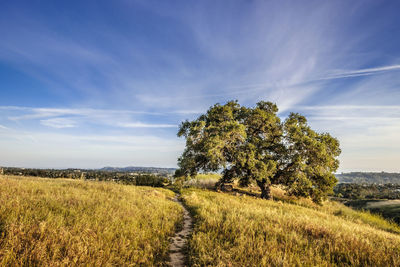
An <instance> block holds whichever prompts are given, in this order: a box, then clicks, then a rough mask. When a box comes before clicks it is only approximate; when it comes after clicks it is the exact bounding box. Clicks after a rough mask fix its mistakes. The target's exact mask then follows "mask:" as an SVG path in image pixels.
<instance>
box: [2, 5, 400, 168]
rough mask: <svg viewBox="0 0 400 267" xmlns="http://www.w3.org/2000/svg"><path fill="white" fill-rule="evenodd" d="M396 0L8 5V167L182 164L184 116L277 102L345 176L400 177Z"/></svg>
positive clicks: (4, 121)
mask: <svg viewBox="0 0 400 267" xmlns="http://www.w3.org/2000/svg"><path fill="white" fill-rule="evenodd" d="M399 11H400V2H399V1H380V0H377V1H368V0H359V1H356V0H354V1H340V0H338V1H320V0H318V1H311V0H310V1H251V0H248V1H240V0H234V1H223V0H221V1H191V0H182V1H172V0H171V1H161V0H159V1H152V0H145V1H128V0H125V1H119V0H113V1H102V0H98V1H90V0H88V1H37V0H29V1H18V0H16V1H1V2H0V166H17V167H35V168H69V167H72V168H98V167H103V166H158V167H176V166H177V158H178V157H179V155H180V154H181V153H182V151H183V149H184V146H185V140H183V139H181V138H178V137H177V136H176V133H177V130H178V126H179V124H180V123H181V122H182V121H183V120H186V119H189V120H193V119H195V118H197V117H198V116H199V115H200V114H201V113H204V112H205V111H206V110H207V109H208V107H210V106H211V105H213V104H215V103H221V104H223V103H225V102H227V101H229V100H233V99H237V100H238V101H239V103H240V104H242V105H245V106H249V107H251V106H254V105H255V103H257V102H258V101H260V100H264V101H272V102H275V103H277V105H278V107H279V109H280V111H279V116H280V117H281V118H282V119H284V118H285V117H286V116H287V115H288V114H289V113H290V112H299V113H301V114H303V115H305V116H306V117H307V118H308V121H309V124H310V125H311V127H312V128H313V129H315V130H317V131H319V132H329V133H331V135H333V136H334V137H336V138H338V139H339V141H340V144H341V148H342V154H341V156H340V158H339V159H340V162H341V164H340V168H339V172H348V171H389V172H400V16H399V15H398V14H399Z"/></svg>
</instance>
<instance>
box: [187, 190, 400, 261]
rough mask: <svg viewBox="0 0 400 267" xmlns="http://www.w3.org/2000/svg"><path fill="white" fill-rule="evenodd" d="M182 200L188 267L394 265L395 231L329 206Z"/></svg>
mask: <svg viewBox="0 0 400 267" xmlns="http://www.w3.org/2000/svg"><path fill="white" fill-rule="evenodd" d="M183 198H184V201H185V203H186V204H187V206H188V207H189V208H190V209H191V210H192V212H193V214H194V216H195V221H196V226H195V229H194V234H193V237H192V239H191V240H190V247H189V255H190V262H191V264H192V265H193V266H208V265H211V266H332V265H339V266H399V265H400V235H399V233H400V228H399V227H398V226H397V225H395V224H393V223H390V222H388V221H385V220H384V219H382V218H380V217H378V216H375V215H371V214H369V213H363V212H357V211H354V210H351V209H350V208H347V207H345V206H343V205H342V204H339V203H335V202H327V203H324V205H323V206H317V205H315V204H313V203H311V202H308V201H306V200H303V201H290V202H292V203H288V202H282V201H266V200H262V199H258V198H254V197H251V196H246V195H242V196H236V195H230V194H226V193H217V192H211V191H206V190H201V189H193V188H190V189H185V190H184V191H183Z"/></svg>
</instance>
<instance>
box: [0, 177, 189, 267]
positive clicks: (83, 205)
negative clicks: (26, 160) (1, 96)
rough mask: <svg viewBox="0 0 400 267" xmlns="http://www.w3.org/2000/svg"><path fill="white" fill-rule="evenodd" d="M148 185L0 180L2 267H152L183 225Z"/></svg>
mask: <svg viewBox="0 0 400 267" xmlns="http://www.w3.org/2000/svg"><path fill="white" fill-rule="evenodd" d="M173 196H174V193H173V192H172V191H169V190H164V189H155V188H151V187H139V186H126V185H119V184H116V183H106V182H88V181H79V180H67V179H45V178H41V179H38V178H21V177H10V176H8V177H7V176H0V266H60V265H62V266H71V265H72V266H81V265H83V266H137V265H142V266H153V265H162V264H163V263H164V262H165V261H166V260H167V259H168V251H169V237H170V236H171V235H173V234H174V232H175V228H176V225H177V224H179V223H180V222H181V219H182V212H183V210H182V208H181V207H180V206H179V205H178V204H177V203H175V202H173V201H171V198H172V197H173Z"/></svg>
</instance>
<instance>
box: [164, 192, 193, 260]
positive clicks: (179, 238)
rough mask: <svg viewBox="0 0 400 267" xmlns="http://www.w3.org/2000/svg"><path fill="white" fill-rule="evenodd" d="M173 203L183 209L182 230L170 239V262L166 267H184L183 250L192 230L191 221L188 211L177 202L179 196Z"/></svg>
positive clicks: (184, 254)
mask: <svg viewBox="0 0 400 267" xmlns="http://www.w3.org/2000/svg"><path fill="white" fill-rule="evenodd" d="M174 201H175V202H177V203H179V204H180V205H181V206H182V208H183V228H182V230H181V231H179V232H176V233H175V236H174V237H173V238H172V239H171V245H170V247H169V256H170V261H169V262H168V266H174V267H179V266H185V262H186V253H185V251H184V250H185V246H186V244H187V239H188V237H189V235H190V233H191V232H192V229H193V226H192V224H193V219H192V217H191V216H190V213H189V211H188V210H187V209H186V208H185V206H184V205H183V204H182V201H180V200H179V195H177V196H176V197H175V198H174Z"/></svg>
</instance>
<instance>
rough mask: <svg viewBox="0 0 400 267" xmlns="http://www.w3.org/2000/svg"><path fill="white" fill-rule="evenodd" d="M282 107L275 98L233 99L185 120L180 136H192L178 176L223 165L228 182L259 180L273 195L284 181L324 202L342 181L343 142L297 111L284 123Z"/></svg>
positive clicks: (290, 190)
mask: <svg viewBox="0 0 400 267" xmlns="http://www.w3.org/2000/svg"><path fill="white" fill-rule="evenodd" d="M277 112H278V108H277V106H276V105H275V104H273V103H271V102H264V101H261V102H259V103H257V105H256V107H254V108H246V107H243V106H240V105H239V104H238V102H237V101H230V102H228V103H226V104H225V105H220V104H216V105H214V106H212V107H211V108H210V109H209V110H208V111H207V113H206V114H203V115H201V116H200V117H199V118H197V119H196V120H194V121H185V122H183V123H182V124H181V126H180V129H179V132H178V136H179V137H181V136H184V137H185V138H186V148H185V150H184V152H183V154H182V156H181V157H180V158H179V160H178V165H179V167H180V168H179V169H178V170H177V172H176V176H186V177H187V176H194V175H196V174H197V173H198V172H199V171H214V172H215V171H220V170H222V178H221V182H222V183H226V182H231V181H232V180H234V179H238V180H239V182H240V184H241V185H244V186H245V185H249V184H250V183H252V182H256V183H257V185H258V186H259V187H260V189H261V197H262V198H265V199H270V198H271V193H270V187H271V185H273V184H282V185H285V186H286V188H287V191H288V193H289V194H292V195H296V196H306V197H308V196H309V197H311V198H312V199H313V200H314V201H315V202H320V201H321V200H322V199H323V198H324V197H325V196H326V195H327V194H328V193H329V192H331V191H332V188H333V186H334V185H335V184H336V182H337V180H336V178H335V176H334V175H333V172H334V171H336V170H337V168H338V166H339V161H338V160H337V157H338V156H339V154H340V148H339V142H338V140H337V139H335V138H333V137H331V136H330V135H329V134H328V133H323V134H319V133H316V132H315V131H313V130H312V129H311V128H310V127H309V126H308V124H307V120H306V118H305V117H303V116H301V115H299V114H297V113H291V114H290V115H289V117H288V118H287V119H286V120H285V121H284V122H283V123H282V122H281V120H280V118H279V117H278V116H277Z"/></svg>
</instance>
